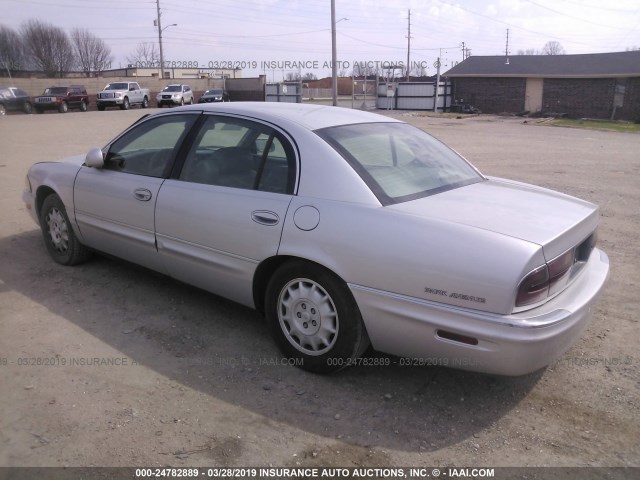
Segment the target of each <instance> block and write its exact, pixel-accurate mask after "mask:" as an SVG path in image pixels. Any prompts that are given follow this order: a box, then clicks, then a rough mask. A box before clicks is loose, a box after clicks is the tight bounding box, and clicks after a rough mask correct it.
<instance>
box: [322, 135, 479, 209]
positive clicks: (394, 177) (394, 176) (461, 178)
mask: <svg viewBox="0 0 640 480" xmlns="http://www.w3.org/2000/svg"><path fill="white" fill-rule="evenodd" d="M316 133H317V134H318V135H320V137H322V138H323V139H324V140H325V141H327V142H328V143H329V144H330V145H331V146H332V147H333V148H335V149H336V150H337V151H338V153H340V155H342V156H343V157H344V158H345V160H347V162H349V164H350V165H351V166H352V167H353V168H354V170H355V171H356V172H358V174H359V175H360V176H361V177H362V179H363V180H364V181H365V182H366V183H367V185H368V186H369V188H370V189H371V191H372V192H373V193H374V194H375V195H376V197H377V198H378V200H379V201H380V203H382V204H383V205H389V204H392V203H399V202H404V201H408V200H414V199H416V198H420V197H424V196H427V195H433V194H436V193H439V192H443V191H446V190H451V189H453V188H457V187H461V186H464V185H469V184H471V183H476V182H480V181H482V180H483V179H484V178H483V177H482V175H480V173H479V172H478V171H477V170H476V169H475V168H474V167H473V166H471V165H470V164H469V163H467V161H466V160H464V159H463V158H462V157H460V156H459V155H458V154H457V153H455V152H454V151H453V150H451V149H450V148H449V147H447V146H446V145H444V144H443V143H441V142H439V141H438V140H436V139H435V138H433V137H432V136H431V135H429V134H427V133H425V132H423V131H422V130H420V129H418V128H415V127H412V126H411V125H407V124H405V123H363V124H356V125H342V126H339V127H330V128H324V129H322V130H318V131H317V132H316Z"/></svg>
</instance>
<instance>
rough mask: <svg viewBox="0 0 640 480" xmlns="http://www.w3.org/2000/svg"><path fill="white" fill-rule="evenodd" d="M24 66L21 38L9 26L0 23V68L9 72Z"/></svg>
mask: <svg viewBox="0 0 640 480" xmlns="http://www.w3.org/2000/svg"><path fill="white" fill-rule="evenodd" d="M24 68H26V64H25V58H24V49H23V47H22V38H21V37H20V35H19V34H18V33H17V32H15V31H14V30H13V29H11V28H9V27H5V26H4V25H0V70H2V71H3V72H7V73H8V74H9V76H11V72H12V71H15V70H21V69H24Z"/></svg>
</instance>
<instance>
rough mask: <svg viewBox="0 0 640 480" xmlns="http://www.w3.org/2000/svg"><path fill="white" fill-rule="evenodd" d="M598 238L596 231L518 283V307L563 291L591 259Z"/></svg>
mask: <svg viewBox="0 0 640 480" xmlns="http://www.w3.org/2000/svg"><path fill="white" fill-rule="evenodd" d="M597 240H598V232H597V231H594V232H593V233H592V234H591V235H589V237H587V239H586V240H584V241H583V242H582V243H580V244H579V245H578V246H576V247H575V248H572V249H571V250H567V251H566V252H564V253H563V254H562V255H560V256H558V257H556V258H554V259H553V260H551V261H550V262H547V263H545V264H544V265H542V266H541V267H538V268H536V269H535V270H533V271H531V272H529V273H528V274H527V276H526V277H524V278H523V279H522V281H521V282H520V285H518V293H517V295H516V307H524V306H527V305H533V304H534V303H540V302H542V301H544V300H546V298H547V297H551V296H553V295H555V294H556V293H558V292H560V291H562V290H563V289H564V287H566V286H567V284H568V283H569V281H570V280H571V279H572V278H575V276H576V275H577V274H578V272H579V271H580V269H581V268H582V267H583V266H584V265H585V264H586V262H587V261H588V260H589V255H591V250H593V248H594V247H595V245H596V242H597Z"/></svg>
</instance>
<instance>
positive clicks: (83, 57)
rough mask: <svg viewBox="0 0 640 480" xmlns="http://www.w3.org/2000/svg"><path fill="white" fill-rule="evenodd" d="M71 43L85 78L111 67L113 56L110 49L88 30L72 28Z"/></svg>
mask: <svg viewBox="0 0 640 480" xmlns="http://www.w3.org/2000/svg"><path fill="white" fill-rule="evenodd" d="M71 43H72V44H73V48H74V50H75V53H76V59H77V61H78V66H79V67H80V70H82V71H83V72H84V74H85V75H86V76H87V77H90V76H91V74H92V73H98V72H102V71H103V70H106V69H107V68H109V66H110V65H111V61H112V60H113V55H111V48H109V47H108V46H107V44H106V43H105V42H104V40H102V39H101V38H98V37H96V36H95V35H94V34H93V33H91V32H90V31H89V30H85V29H81V28H74V29H73V30H72V31H71Z"/></svg>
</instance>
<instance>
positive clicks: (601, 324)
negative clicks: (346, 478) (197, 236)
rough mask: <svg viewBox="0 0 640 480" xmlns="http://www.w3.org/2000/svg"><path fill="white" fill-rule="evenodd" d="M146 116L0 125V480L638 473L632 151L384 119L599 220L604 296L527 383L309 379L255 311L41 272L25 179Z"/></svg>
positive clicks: (547, 130) (518, 129) (594, 137)
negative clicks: (3, 472)
mask: <svg viewBox="0 0 640 480" xmlns="http://www.w3.org/2000/svg"><path fill="white" fill-rule="evenodd" d="M144 113H147V111H144V110H139V109H133V110H130V111H126V112H124V111H123V112H121V111H117V110H113V111H106V112H88V113H69V114H66V115H7V116H6V117H4V118H0V207H1V211H2V215H1V217H0V218H1V221H0V259H2V260H0V412H1V414H0V466H92V465H97V466H167V465H171V466H268V465H273V466H311V465H314V466H339V467H353V466H369V467H376V466H378V467H384V466H473V465H483V466H526V465H550V466H640V442H639V435H638V432H640V395H639V391H640V356H639V355H638V347H637V342H638V338H639V335H638V318H639V317H640V315H639V313H640V312H639V310H640V302H639V301H638V294H637V291H638V286H639V285H640V273H639V272H640V268H639V266H640V260H639V258H638V248H637V240H638V234H639V233H640V209H639V208H638V206H639V205H640V189H639V188H638V178H639V176H640V153H639V152H640V135H635V134H624V133H615V132H601V131H590V130H577V129H568V128H557V127H551V126H545V125H542V124H536V123H531V122H530V123H527V124H525V123H524V122H523V120H522V119H518V118H500V117H494V116H479V117H469V118H464V119H440V118H424V117H420V116H418V115H415V114H410V113H393V114H392V115H394V116H399V117H401V118H403V119H405V120H406V121H409V122H411V123H413V124H415V125H417V126H418V127H420V128H423V129H424V130H426V131H428V132H430V133H432V134H433V135H435V136H436V137H438V138H440V139H442V140H444V141H445V142H447V143H449V144H450V145H451V146H453V147H454V148H456V149H457V150H458V151H459V152H461V153H462V154H463V155H465V156H466V157H467V158H468V159H470V160H471V161H472V162H473V163H474V164H475V165H476V166H477V167H478V168H479V169H480V170H481V171H483V172H484V173H485V174H488V175H495V176H504V177H509V178H513V179H517V180H521V181H525V182H530V183H535V184H538V185H543V186H545V187H549V188H552V189H556V190H559V191H562V192H565V193H569V194H572V195H576V196H578V197H581V198H584V199H586V200H589V201H592V202H595V203H597V204H599V205H600V206H601V215H602V218H601V227H600V232H599V233H600V247H601V248H603V249H604V250H605V251H606V252H607V253H608V254H609V256H610V259H611V278H610V281H609V284H608V286H607V288H606V290H605V293H604V295H603V297H602V298H601V300H600V303H599V305H598V307H597V310H596V312H595V316H594V320H593V321H592V323H591V324H590V326H589V327H588V329H587V331H586V332H585V334H584V335H583V336H582V338H581V339H580V340H579V341H578V343H577V344H576V345H575V346H574V347H573V348H572V349H571V350H570V351H569V352H568V353H567V354H566V355H565V356H564V357H563V358H562V359H561V360H560V361H558V362H557V363H555V364H554V365H552V366H550V367H549V368H547V369H545V370H542V371H539V372H536V373H534V374H531V375H527V376H524V377H518V378H505V377H497V376H489V375H482V374H478V373H469V372H463V371H456V370H451V369H447V368H441V367H400V366H398V365H395V366H390V367H358V368H351V369H348V370H346V371H343V372H340V373H338V374H334V375H330V376H318V375H313V374H309V373H305V372H303V371H302V370H299V369H297V368H294V367H291V366H288V365H286V364H283V362H282V359H281V356H280V354H279V353H278V351H277V349H276V348H275V346H274V344H273V343H272V341H271V339H270V338H269V336H268V334H267V329H266V327H265V326H264V325H263V323H262V321H261V318H260V317H259V316H258V315H257V314H256V313H255V312H253V311H251V310H249V309H246V308H243V307H241V306H238V305H235V304H233V303H230V302H227V301H225V300H222V299H220V298H218V297H215V296H213V295H210V294H207V293H205V292H203V291H201V290H198V289H195V288H192V287H189V286H186V285H183V284H180V283H178V282H175V281H173V280H171V279H169V278H166V277H163V276H161V275H158V274H155V273H152V272H150V271H147V270H144V269H142V268H139V267H136V266H133V265H131V264H128V263H125V262H121V261H118V260H114V259H110V258H105V257H100V256H98V257H96V258H95V259H94V260H92V261H90V262H89V263H86V264H83V265H81V266H78V267H74V268H66V267H61V266H59V265H57V264H55V263H53V261H51V260H50V259H49V258H48V256H47V253H46V251H45V249H44V246H43V243H42V240H41V236H40V232H39V230H38V229H37V227H36V225H35V224H34V223H33V222H32V220H31V219H30V218H29V216H28V214H27V212H26V210H25V208H24V205H23V204H22V201H21V192H22V189H23V179H24V174H25V172H26V170H27V168H28V167H29V165H31V164H32V163H34V162H37V161H41V160H47V159H55V158H61V157H64V156H67V155H72V154H76V153H82V152H84V151H87V150H88V149H89V148H90V147H92V146H101V145H104V144H105V143H107V141H109V140H110V139H111V138H112V137H113V136H114V135H115V134H117V133H118V132H119V131H121V130H122V129H123V128H124V127H126V126H128V125H129V124H131V123H133V121H134V120H136V119H137V118H139V117H140V116H141V115H143V114H144ZM34 363H35V365H34ZM38 363H39V364H38Z"/></svg>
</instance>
